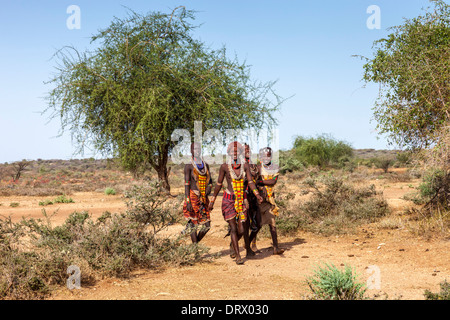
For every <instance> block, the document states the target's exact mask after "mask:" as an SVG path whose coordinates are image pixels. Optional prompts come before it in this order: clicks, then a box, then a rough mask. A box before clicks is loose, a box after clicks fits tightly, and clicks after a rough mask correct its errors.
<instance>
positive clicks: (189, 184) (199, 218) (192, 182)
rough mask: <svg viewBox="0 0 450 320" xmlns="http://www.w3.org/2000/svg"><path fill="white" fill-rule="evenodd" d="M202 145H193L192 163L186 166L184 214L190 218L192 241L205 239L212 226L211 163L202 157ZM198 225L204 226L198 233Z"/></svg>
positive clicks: (186, 217)
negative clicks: (210, 200) (210, 205)
mask: <svg viewBox="0 0 450 320" xmlns="http://www.w3.org/2000/svg"><path fill="white" fill-rule="evenodd" d="M201 152H202V149H201V145H200V144H199V143H197V142H194V143H193V144H192V145H191V154H192V158H191V163H188V164H186V165H185V166H184V193H185V201H184V206H183V215H184V218H185V219H186V220H188V223H187V226H186V229H187V230H189V231H191V240H192V243H197V242H199V241H200V240H202V239H203V237H204V236H205V235H206V233H207V232H208V231H209V229H210V228H211V216H210V212H211V210H210V209H209V200H208V196H209V194H210V193H211V189H212V179H211V173H210V171H209V165H208V164H207V163H206V162H205V161H203V159H202V158H201ZM198 225H202V226H203V227H202V228H201V229H200V230H199V231H198V233H197V230H196V229H197V227H198Z"/></svg>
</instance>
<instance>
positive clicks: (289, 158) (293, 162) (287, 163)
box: [280, 150, 304, 174]
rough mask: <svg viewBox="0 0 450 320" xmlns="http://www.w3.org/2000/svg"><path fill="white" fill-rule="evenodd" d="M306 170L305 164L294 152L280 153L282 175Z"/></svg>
mask: <svg viewBox="0 0 450 320" xmlns="http://www.w3.org/2000/svg"><path fill="white" fill-rule="evenodd" d="M302 169H304V165H303V163H302V162H301V161H300V160H299V159H297V158H296V157H295V154H294V150H288V151H281V152H280V173H281V174H285V173H286V172H293V171H299V170H302Z"/></svg>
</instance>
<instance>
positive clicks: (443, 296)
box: [424, 280, 450, 300]
mask: <svg viewBox="0 0 450 320" xmlns="http://www.w3.org/2000/svg"><path fill="white" fill-rule="evenodd" d="M439 285H440V287H441V291H440V292H439V293H432V292H431V291H429V290H425V293H424V296H425V300H450V283H448V282H447V280H444V281H443V282H441V283H440V284H439Z"/></svg>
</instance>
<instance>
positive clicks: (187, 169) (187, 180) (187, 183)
mask: <svg viewBox="0 0 450 320" xmlns="http://www.w3.org/2000/svg"><path fill="white" fill-rule="evenodd" d="M191 171H192V166H191V165H190V164H186V165H185V166H184V196H185V199H186V203H187V210H189V211H191V210H192V204H191V199H190V191H191V176H192V175H191Z"/></svg>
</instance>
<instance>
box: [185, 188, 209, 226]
mask: <svg viewBox="0 0 450 320" xmlns="http://www.w3.org/2000/svg"><path fill="white" fill-rule="evenodd" d="M189 195H190V196H189V198H190V200H191V205H192V210H191V211H189V210H188V209H187V203H186V201H184V205H183V215H184V218H185V219H186V220H192V223H194V224H204V223H206V222H208V221H211V216H210V211H209V199H208V197H205V199H206V201H205V202H203V201H202V200H201V198H200V197H199V196H198V195H197V194H196V193H195V192H194V191H193V190H190V192H189Z"/></svg>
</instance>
